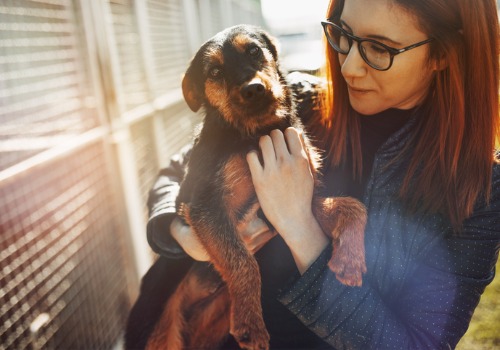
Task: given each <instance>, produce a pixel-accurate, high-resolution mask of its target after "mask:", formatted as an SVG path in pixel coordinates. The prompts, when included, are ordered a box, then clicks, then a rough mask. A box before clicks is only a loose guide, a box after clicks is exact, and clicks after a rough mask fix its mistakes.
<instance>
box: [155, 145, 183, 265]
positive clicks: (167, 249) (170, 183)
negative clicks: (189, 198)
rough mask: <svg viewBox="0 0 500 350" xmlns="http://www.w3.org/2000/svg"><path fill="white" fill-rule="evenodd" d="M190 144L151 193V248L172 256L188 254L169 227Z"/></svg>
mask: <svg viewBox="0 0 500 350" xmlns="http://www.w3.org/2000/svg"><path fill="white" fill-rule="evenodd" d="M190 152H191V145H189V146H186V147H184V148H183V149H182V151H181V153H180V154H178V155H175V156H174V157H172V159H171V160H170V164H169V165H168V166H167V167H166V168H164V169H162V170H161V171H160V174H159V176H158V179H157V180H156V182H155V184H154V186H153V188H152V189H151V190H150V192H149V197H148V209H149V221H148V224H147V238H148V242H149V245H150V246H151V248H152V249H153V250H154V251H155V252H156V253H158V254H160V255H162V256H165V257H169V258H181V257H185V256H186V253H185V252H184V250H183V249H182V248H181V246H180V245H179V244H178V243H177V241H176V240H175V239H174V238H173V237H172V234H171V232H170V226H171V224H172V221H173V220H174V218H175V217H176V208H175V200H176V198H177V194H178V193H179V188H180V183H181V181H182V179H183V177H184V174H185V168H186V164H187V162H188V159H189V155H190Z"/></svg>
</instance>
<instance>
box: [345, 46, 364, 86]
mask: <svg viewBox="0 0 500 350" xmlns="http://www.w3.org/2000/svg"><path fill="white" fill-rule="evenodd" d="M339 60H340V65H341V72H342V75H343V76H344V78H346V79H347V78H351V79H352V78H359V77H362V76H364V75H365V74H366V72H367V68H368V65H367V64H366V62H365V60H364V59H363V57H361V54H360V52H359V45H358V43H356V42H353V43H352V46H351V49H350V50H349V53H348V54H347V55H340V57H339Z"/></svg>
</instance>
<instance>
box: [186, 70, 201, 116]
mask: <svg viewBox="0 0 500 350" xmlns="http://www.w3.org/2000/svg"><path fill="white" fill-rule="evenodd" d="M192 75H193V72H192V69H188V70H187V72H186V74H184V78H182V94H183V95H184V100H186V103H187V105H188V106H189V108H191V110H192V111H193V112H198V110H199V109H200V108H201V105H202V101H203V99H202V96H201V95H200V93H199V91H198V89H197V88H196V85H195V83H194V81H193V77H192Z"/></svg>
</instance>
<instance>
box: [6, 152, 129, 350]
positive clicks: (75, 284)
mask: <svg viewBox="0 0 500 350" xmlns="http://www.w3.org/2000/svg"><path fill="white" fill-rule="evenodd" d="M105 159H106V158H105V156H104V153H103V146H102V144H96V145H93V146H91V147H87V148H85V149H83V150H81V151H79V152H78V153H77V154H75V155H72V156H71V157H68V158H66V159H62V160H60V161H58V162H56V163H55V164H47V166H43V167H41V168H39V169H37V171H36V172H31V173H30V174H27V175H25V176H22V177H18V178H16V179H15V181H11V182H10V183H9V184H7V185H4V186H2V187H0V198H1V200H0V230H1V232H2V235H1V236H0V271H1V273H0V341H1V344H2V347H5V348H7V349H31V348H53V349H56V348H58V349H98V348H111V347H112V346H113V344H114V343H115V342H116V340H117V339H118V337H119V335H120V332H121V330H122V327H123V324H124V320H125V319H126V312H127V310H128V309H129V306H130V305H129V303H130V301H129V300H130V299H129V295H128V290H127V276H126V271H127V269H126V268H124V266H127V264H128V263H127V262H126V261H125V256H127V254H126V251H125V249H126V248H125V245H124V242H123V237H124V232H123V228H122V227H120V225H119V222H120V217H119V208H118V207H117V205H116V203H115V199H114V197H113V191H112V188H113V186H112V184H111V178H110V174H109V173H108V172H107V170H106V169H107V166H106V161H105ZM75 169H77V171H75ZM40 317H42V318H43V319H45V322H42V323H40ZM37 322H38V323H37Z"/></svg>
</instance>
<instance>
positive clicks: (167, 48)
mask: <svg viewBox="0 0 500 350" xmlns="http://www.w3.org/2000/svg"><path fill="white" fill-rule="evenodd" d="M147 8H148V17H149V34H150V41H151V47H152V58H153V74H154V82H153V92H154V96H160V95H161V94H164V93H165V92H168V91H169V90H172V89H175V88H179V87H180V81H181V77H182V74H183V73H184V71H185V69H186V68H187V63H188V61H189V58H190V56H189V47H188V42H187V41H186V37H187V33H186V29H185V28H186V24H185V22H184V18H185V17H184V12H183V7H182V2H181V1H180V0H148V1H147ZM165 18H168V21H166V20H165ZM188 25H191V24H188Z"/></svg>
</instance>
